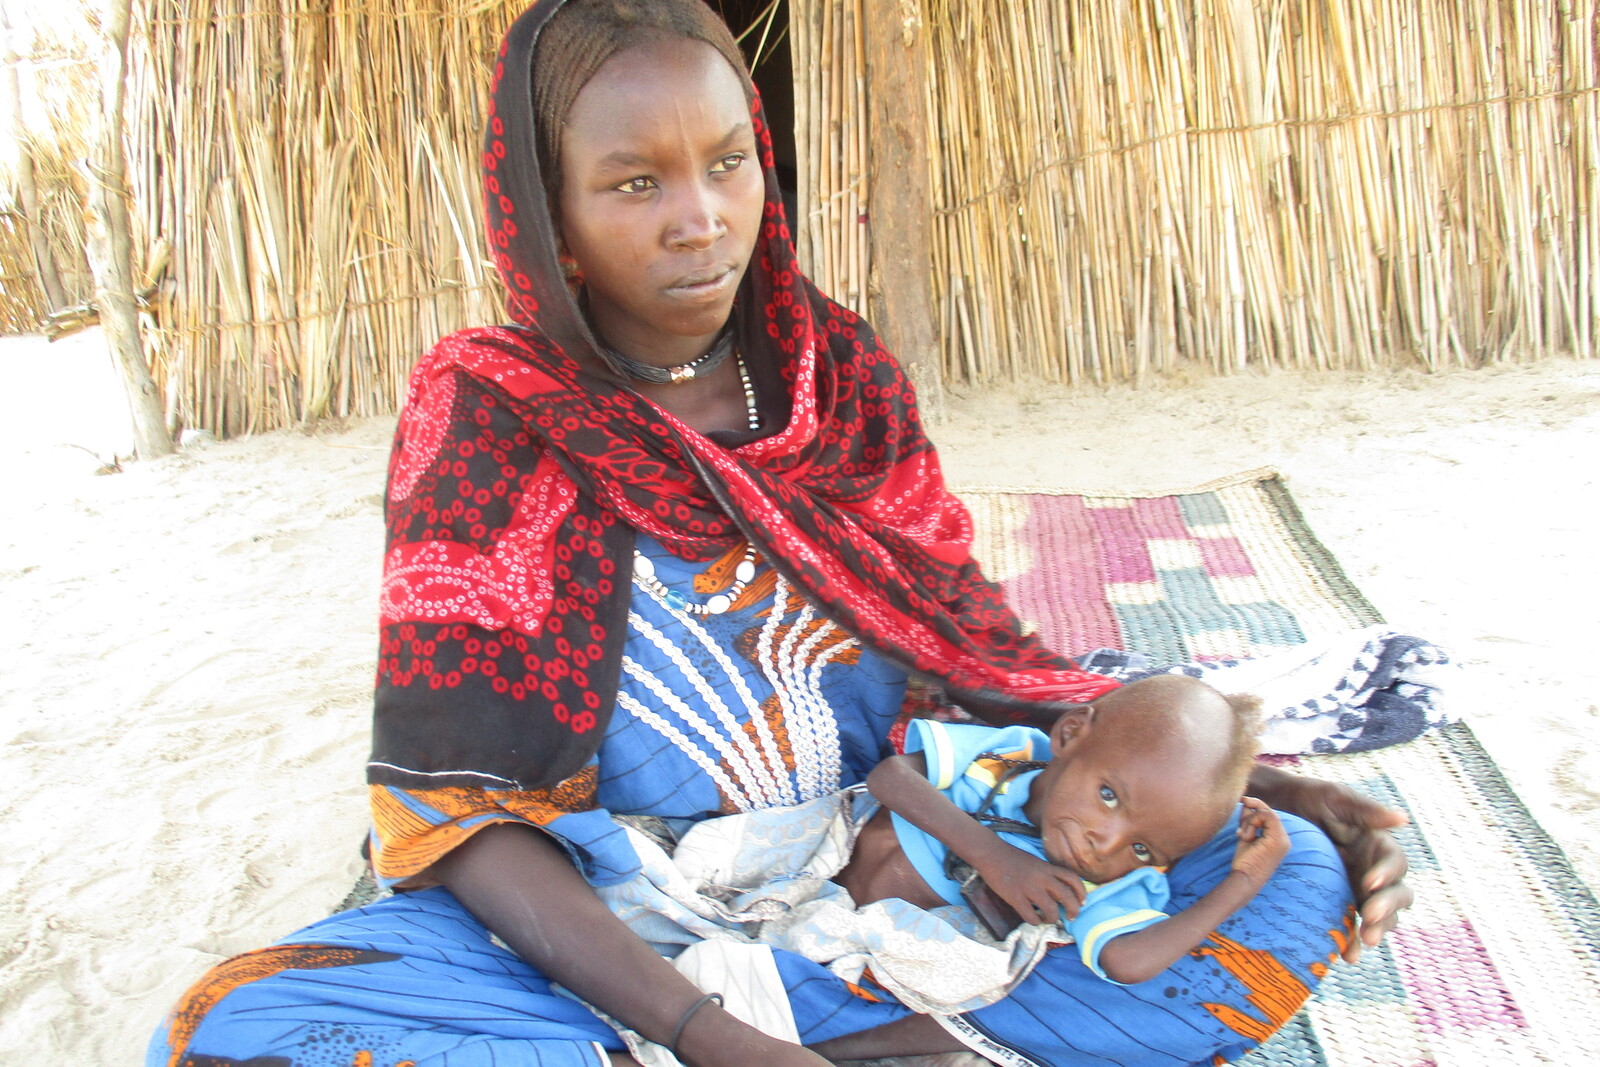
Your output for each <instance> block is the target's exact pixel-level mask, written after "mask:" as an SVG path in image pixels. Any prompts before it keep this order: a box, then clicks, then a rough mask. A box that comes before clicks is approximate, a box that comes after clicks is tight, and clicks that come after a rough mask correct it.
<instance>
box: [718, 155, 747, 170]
mask: <svg viewBox="0 0 1600 1067" xmlns="http://www.w3.org/2000/svg"><path fill="white" fill-rule="evenodd" d="M744 158H745V157H744V153H743V152H735V153H734V154H733V155H731V156H723V157H722V158H721V159H719V160H717V161H716V162H715V163H713V164H712V165H711V173H713V174H729V173H732V172H733V171H736V170H738V169H739V168H740V167H742V166H744Z"/></svg>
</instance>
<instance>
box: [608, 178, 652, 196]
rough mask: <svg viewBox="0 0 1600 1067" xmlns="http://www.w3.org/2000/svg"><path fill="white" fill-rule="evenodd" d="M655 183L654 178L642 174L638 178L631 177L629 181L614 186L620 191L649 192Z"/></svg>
mask: <svg viewBox="0 0 1600 1067" xmlns="http://www.w3.org/2000/svg"><path fill="white" fill-rule="evenodd" d="M655 185H656V183H655V181H654V180H652V179H650V178H646V177H643V176H640V177H638V178H629V179H628V180H627V181H625V182H621V183H619V184H618V185H616V186H614V188H615V189H616V190H617V192H619V193H647V192H649V191H650V190H651V189H654V188H655Z"/></svg>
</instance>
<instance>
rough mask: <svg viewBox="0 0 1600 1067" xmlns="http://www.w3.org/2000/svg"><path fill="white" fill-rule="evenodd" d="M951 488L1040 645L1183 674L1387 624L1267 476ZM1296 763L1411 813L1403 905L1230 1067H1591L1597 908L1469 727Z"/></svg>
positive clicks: (1599, 1044) (1599, 925)
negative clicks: (1184, 483) (1200, 663)
mask: <svg viewBox="0 0 1600 1067" xmlns="http://www.w3.org/2000/svg"><path fill="white" fill-rule="evenodd" d="M961 496H962V498H963V499H964V500H966V501H967V503H968V504H969V505H970V506H971V508H972V512H973V518H974V521H975V523H976V526H977V554H978V556H979V558H980V559H981V560H983V561H984V563H985V568H986V570H987V572H988V573H989V574H990V575H991V576H992V577H994V578H996V579H997V580H999V581H1001V582H1002V583H1003V584H1004V585H1005V587H1006V590H1007V593H1008V595H1009V597H1010V599H1011V601H1012V603H1013V604H1014V605H1015V606H1016V607H1017V608H1018V610H1019V611H1020V612H1021V613H1022V615H1023V616H1024V617H1025V618H1027V619H1030V620H1032V621H1033V623H1034V624H1035V625H1036V626H1037V627H1038V628H1039V630H1040V631H1041V632H1042V633H1043V634H1044V636H1045V637H1046V638H1047V641H1048V643H1049V644H1050V645H1051V646H1052V647H1056V648H1062V649H1069V650H1073V651H1077V652H1087V651H1090V650H1092V649H1095V648H1097V647H1107V648H1129V649H1137V650H1140V651H1147V652H1150V653H1153V654H1154V655H1155V656H1156V657H1157V658H1158V659H1159V660H1162V661H1166V662H1182V661H1185V660H1189V659H1193V658H1196V657H1209V656H1248V655H1260V654H1263V653H1266V652H1270V651H1273V650H1274V649H1279V648H1283V647H1285V646H1288V645H1293V644H1297V643H1301V642H1303V641H1305V640H1307V639H1308V638H1314V637H1319V636H1322V635H1324V634H1329V633H1335V632H1338V631H1340V630H1344V629H1348V628H1351V627H1354V626H1361V625H1365V624H1368V623H1372V622H1378V621H1381V620H1380V619H1379V617H1378V614H1377V612H1376V611H1374V610H1373V608H1372V606H1371V605H1370V604H1368V603H1367V602H1366V600H1365V599H1364V598H1363V597H1362V596H1361V594H1360V592H1359V591H1358V590H1357V589H1356V588H1355V586H1354V585H1353V584H1352V583H1351V582H1350V581H1349V580H1348V579H1347V578H1346V577H1345V575H1344V573H1343V571H1342V570H1341V569H1340V568H1339V565H1338V562H1337V561H1336V560H1335V559H1334V558H1333V556H1332V555H1331V554H1330V553H1329V552H1328V551H1327V549H1326V548H1324V547H1323V546H1322V545H1321V543H1320V542H1318V541H1317V539H1316V538H1315V536H1313V535H1312V533H1311V531H1310V530H1309V529H1308V528H1307V526H1306V524H1305V521H1304V519H1303V518H1302V516H1301V514H1300V511H1299V508H1298V507H1296V506H1295V503H1294V501H1293V499H1292V498H1291V497H1290V496H1289V494H1288V491H1287V490H1286V489H1285V488H1284V487H1283V484H1282V482H1281V481H1280V480H1279V478H1278V477H1277V476H1276V474H1275V473H1274V472H1272V471H1270V470H1259V471H1251V472H1249V473H1247V474H1243V475H1239V476H1237V477H1235V478H1230V479H1224V480H1221V481H1217V482H1213V483H1210V484H1208V485H1204V486H1199V487H1196V488H1195V489H1193V490H1189V491H1186V492H1181V493H1173V494H1167V495H1145V494H1139V495H1129V496H1106V495H1102V494H1086V493H1076V492H1065V491H1060V490H1036V489H1009V490H1006V489H990V488H981V489H971V490H964V491H962V492H961ZM1290 762H1291V764H1292V765H1293V766H1294V767H1295V768H1296V769H1297V770H1298V771H1300V772H1301V773H1305V774H1311V775H1315V776H1317V777H1319V778H1326V779H1331V780H1334V781H1340V782H1346V783H1348V784H1350V785H1351V786H1353V787H1355V788H1357V789H1360V790H1361V791H1363V792H1365V793H1368V794H1370V795H1371V796H1374V797H1376V798H1378V799H1380V800H1382V801H1383V802H1384V803H1386V804H1390V805H1392V806H1394V807H1398V808H1400V809H1402V810H1404V811H1406V812H1407V813H1408V814H1409V815H1410V816H1411V819H1412V824H1411V826H1410V827H1407V828H1405V829H1403V830H1401V831H1400V832H1399V837H1400V840H1401V842H1402V844H1403V845H1404V847H1405V849H1406V853H1407V855H1408V856H1409V857H1410V861H1411V875H1410V882H1411V884H1412V885H1413V886H1414V887H1415V888H1416V891H1417V903H1416V905H1415V906H1414V907H1412V908H1411V910H1410V911H1408V912H1407V913H1406V915H1405V917H1404V925H1403V926H1402V927H1401V928H1400V929H1399V930H1398V931H1396V932H1395V933H1394V934H1393V935H1392V936H1391V937H1389V938H1388V939H1387V940H1386V941H1385V943H1384V944H1383V946H1382V947H1380V948H1379V949H1377V950H1368V951H1367V952H1366V953H1365V954H1364V955H1363V957H1362V960H1361V963H1360V964H1358V965H1356V966H1347V965H1341V966H1338V967H1335V968H1334V969H1333V971H1332V972H1331V973H1330V974H1329V976H1328V978H1327V979H1326V980H1325V981H1324V983H1323V985H1322V988H1321V990H1320V991H1319V993H1318V994H1317V996H1316V997H1315V998H1314V999H1313V1002H1312V1003H1311V1004H1310V1005H1309V1006H1308V1007H1307V1008H1306V1009H1305V1010H1304V1011H1302V1012H1301V1013H1300V1014H1299V1015H1298V1016H1296V1018H1295V1019H1294V1020H1293V1021H1292V1022H1291V1023H1290V1024H1289V1025H1288V1026H1287V1027H1285V1028H1284V1030H1283V1031H1281V1032H1280V1033H1279V1034H1278V1035H1277V1036H1275V1037H1274V1038H1273V1039H1272V1040H1270V1041H1269V1042H1267V1044H1266V1045H1264V1046H1263V1047H1262V1048H1260V1049H1258V1050H1257V1051H1256V1052H1255V1053H1253V1054H1251V1055H1250V1056H1249V1057H1247V1058H1245V1059H1244V1060H1242V1061H1240V1062H1241V1063H1243V1064H1248V1065H1252V1067H1264V1065H1268V1064H1271V1065H1288V1064H1294V1065H1297V1067H1310V1065H1323V1064H1326V1065H1328V1067H1344V1065H1358V1064H1359V1065H1365V1067H1426V1065H1435V1067H1447V1065H1460V1067H1481V1065H1484V1064H1491V1063H1492V1064H1524V1063H1528V1064H1532V1063H1548V1064H1589V1063H1600V905H1597V903H1596V900H1595V896H1594V894H1593V892H1591V890H1590V889H1589V887H1588V886H1586V885H1585V884H1584V883H1583V882H1582V881H1581V880H1580V879H1579V878H1578V877H1577V875H1576V874H1575V872H1574V871H1573V869H1572V866H1571V865H1570V864H1569V863H1568V861H1567V858H1566V856H1565V854H1563V853H1562V851H1561V849H1560V848H1559V847H1558V846H1557V845H1556V844H1555V843H1554V842H1553V841H1552V840H1551V839H1550V838H1549V836H1548V835H1546V834H1545V832H1544V831H1543V830H1542V829H1541V828H1540V827H1539V825H1538V823H1537V822H1535V821H1534V819H1533V818H1532V817H1531V816H1530V815H1529V813H1528V811H1527V809H1526V808H1525V807H1524V806H1523V804H1522V802H1521V801H1520V800H1518V798H1517V797H1516V795H1515V794H1514V793H1513V792H1512V791H1511V789H1510V787H1509V786H1508V785H1507V783H1506V781H1505V779H1504V778H1503V777H1502V775H1501V774H1500V772H1499V770H1498V769H1497V768H1496V767H1495V765H1494V762H1493V761H1492V760H1491V759H1489V757H1488V755H1487V754H1486V753H1485V752H1484V750H1483V748H1482V747H1481V746H1480V745H1479V744H1478V741H1477V739H1476V738H1475V737H1474V736H1473V735H1472V732H1471V730H1470V729H1469V728H1468V727H1467V726H1465V725H1456V726H1452V727H1449V728H1448V729H1446V730H1445V731H1443V732H1442V733H1440V734H1437V735H1433V736H1431V737H1428V738H1426V739H1424V740H1421V741H1416V742H1412V743H1410V744H1405V745H1399V746H1396V747H1394V748H1390V749H1384V750H1381V751H1378V752H1372V753H1365V754H1360V755H1348V756H1345V755H1341V756H1320V757H1313V758H1308V759H1302V760H1298V761H1290Z"/></svg>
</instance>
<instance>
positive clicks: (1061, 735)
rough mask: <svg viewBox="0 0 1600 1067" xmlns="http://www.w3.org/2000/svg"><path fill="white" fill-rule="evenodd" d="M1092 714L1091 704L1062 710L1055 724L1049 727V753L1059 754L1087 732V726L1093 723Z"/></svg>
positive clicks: (1092, 706)
mask: <svg viewBox="0 0 1600 1067" xmlns="http://www.w3.org/2000/svg"><path fill="white" fill-rule="evenodd" d="M1094 716H1095V710H1094V705H1093V704H1079V705H1078V706H1077V707H1074V708H1068V709H1067V710H1066V711H1063V712H1062V713H1061V717H1060V718H1059V719H1057V720H1056V723H1055V725H1054V726H1052V727H1050V755H1052V756H1059V755H1061V753H1062V752H1064V751H1066V749H1067V746H1068V745H1070V744H1071V743H1072V742H1073V741H1074V740H1075V739H1077V738H1079V737H1082V736H1083V735H1084V734H1087V733H1088V732H1089V727H1090V726H1091V725H1093V724H1094Z"/></svg>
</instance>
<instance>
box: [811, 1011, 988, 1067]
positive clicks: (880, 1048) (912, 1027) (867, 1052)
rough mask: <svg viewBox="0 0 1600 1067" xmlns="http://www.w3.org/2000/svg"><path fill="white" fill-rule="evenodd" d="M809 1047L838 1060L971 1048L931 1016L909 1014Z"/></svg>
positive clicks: (923, 1053) (912, 1054)
mask: <svg viewBox="0 0 1600 1067" xmlns="http://www.w3.org/2000/svg"><path fill="white" fill-rule="evenodd" d="M807 1047H808V1048H810V1049H811V1050H812V1051H814V1052H816V1053H818V1054H819V1055H822V1056H826V1057H827V1058H828V1059H829V1060H830V1061H831V1062H834V1063H838V1062H840V1061H843V1060H875V1059H879V1058H881V1057H885V1056H932V1055H937V1054H938V1053H941V1052H964V1051H966V1048H967V1046H965V1045H963V1044H962V1043H961V1042H960V1041H957V1040H956V1039H955V1038H954V1037H953V1036H951V1034H950V1033H949V1031H947V1030H946V1029H945V1028H944V1027H942V1026H940V1025H939V1024H938V1022H937V1021H935V1020H934V1018H933V1016H931V1015H907V1016H906V1017H905V1018H903V1019H896V1020H895V1021H894V1022H892V1023H884V1024H883V1025H882V1026H875V1027H873V1028H872V1029H871V1030H863V1031H861V1032H860V1033H858V1034H845V1035H844V1036H843V1037H835V1038H831V1039H829V1040H827V1041H819V1042H818V1043H817V1044H815V1045H808V1046H807Z"/></svg>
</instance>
